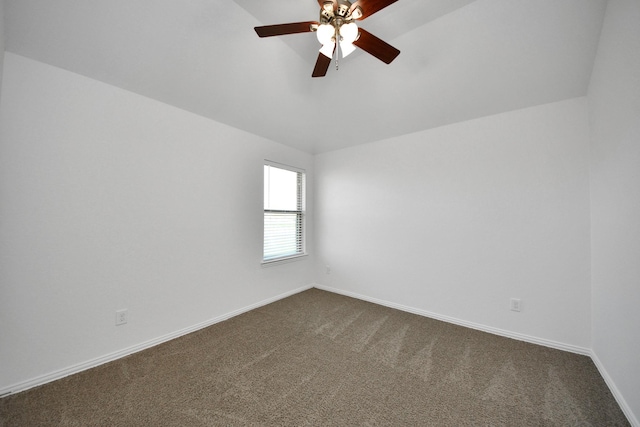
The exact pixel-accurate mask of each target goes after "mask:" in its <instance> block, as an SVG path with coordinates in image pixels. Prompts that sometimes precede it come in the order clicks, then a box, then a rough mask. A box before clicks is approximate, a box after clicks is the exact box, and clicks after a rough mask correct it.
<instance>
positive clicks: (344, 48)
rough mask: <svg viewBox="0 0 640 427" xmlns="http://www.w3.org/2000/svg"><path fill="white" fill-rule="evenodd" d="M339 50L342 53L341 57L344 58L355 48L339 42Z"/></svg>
mask: <svg viewBox="0 0 640 427" xmlns="http://www.w3.org/2000/svg"><path fill="white" fill-rule="evenodd" d="M340 50H341V51H342V57H343V58H344V57H346V56H347V55H349V54H350V53H352V52H353V51H354V50H356V47H355V46H354V45H353V44H351V43H347V42H345V41H341V42H340Z"/></svg>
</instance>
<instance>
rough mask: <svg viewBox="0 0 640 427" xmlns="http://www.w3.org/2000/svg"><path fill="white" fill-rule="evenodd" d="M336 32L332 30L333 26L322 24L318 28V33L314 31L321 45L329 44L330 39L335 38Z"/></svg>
mask: <svg viewBox="0 0 640 427" xmlns="http://www.w3.org/2000/svg"><path fill="white" fill-rule="evenodd" d="M335 33H336V30H335V28H333V25H329V24H322V25H319V26H318V31H316V37H318V41H319V42H320V44H322V45H326V44H328V43H331V39H332V38H333V37H334V36H335Z"/></svg>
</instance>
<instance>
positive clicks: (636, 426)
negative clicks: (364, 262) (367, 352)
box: [314, 284, 640, 427]
mask: <svg viewBox="0 0 640 427" xmlns="http://www.w3.org/2000/svg"><path fill="white" fill-rule="evenodd" d="M314 287H315V288H317V289H321V290H323V291H328V292H333V293H336V294H340V295H345V296H348V297H352V298H356V299H359V300H363V301H368V302H372V303H374V304H378V305H382V306H385V307H389V308H395V309H398V310H402V311H406V312H408V313H413V314H417V315H419V316H424V317H429V318H432V319H436V320H442V321H443V322H448V323H453V324H455V325H459V326H464V327H467V328H472V329H477V330H479V331H483V332H488V333H491V334H494V335H500V336H503V337H507V338H513V339H517V340H520V341H525V342H529V343H532V344H539V345H543V346H545V347H550V348H555V349H557V350H563V351H569V352H572V353H577V354H581V355H585V356H589V357H591V360H593V363H594V364H595V365H596V368H597V369H598V371H599V372H600V375H602V378H603V379H604V381H605V383H606V384H607V386H608V387H609V390H610V391H611V394H613V397H614V398H615V399H616V401H617V402H618V405H620V409H622V412H624V415H625V416H626V417H627V420H628V421H629V423H630V424H631V425H632V426H633V427H640V422H638V418H637V417H636V416H635V414H634V413H633V411H632V410H631V408H630V407H629V404H628V403H627V401H626V400H625V399H624V397H623V396H622V393H620V390H618V388H617V387H616V385H615V383H614V382H613V380H612V379H611V377H610V376H609V373H608V372H607V370H606V369H605V368H604V365H603V364H602V362H601V361H600V359H598V356H597V355H596V354H595V353H594V352H593V350H591V349H588V348H584V347H578V346H574V345H570V344H564V343H560V342H557V341H552V340H547V339H543V338H538V337H533V336H530V335H525V334H520V333H517V332H511V331H506V330H503V329H498V328H493V327H490V326H485V325H480V324H477V323H473V322H468V321H466V320H461V319H456V318H454V317H449V316H443V315H440V314H436V313H431V312H429V311H425V310H420V309H417V308H413V307H408V306H404V305H401V304H396V303H392V302H389V301H384V300H380V299H377V298H372V297H368V296H365V295H360V294H357V293H355V292H350V291H344V290H342V289H336V288H332V287H329V286H323V285H319V284H316V285H315V286H314Z"/></svg>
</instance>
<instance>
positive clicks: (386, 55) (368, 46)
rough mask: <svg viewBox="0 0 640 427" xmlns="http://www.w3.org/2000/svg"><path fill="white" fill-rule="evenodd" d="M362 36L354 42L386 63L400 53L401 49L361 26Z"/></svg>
mask: <svg viewBox="0 0 640 427" xmlns="http://www.w3.org/2000/svg"><path fill="white" fill-rule="evenodd" d="M358 31H360V38H359V39H358V40H356V41H354V42H353V44H354V45H355V46H357V47H359V48H360V49H362V50H364V51H365V52H367V53H370V54H371V55H373V56H375V57H376V58H378V59H379V60H380V61H382V62H384V63H385V64H390V63H391V61H393V60H394V59H396V56H398V55H400V51H399V50H398V49H396V48H395V47H393V46H391V45H390V44H389V43H387V42H385V41H384V40H381V39H379V38H377V37H376V36H374V35H373V34H371V33H370V32H368V31H367V30H365V29H363V28H359V29H358Z"/></svg>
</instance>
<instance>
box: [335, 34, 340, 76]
mask: <svg viewBox="0 0 640 427" xmlns="http://www.w3.org/2000/svg"><path fill="white" fill-rule="evenodd" d="M335 38H336V71H338V68H339V67H338V66H339V65H340V64H339V63H338V58H340V29H339V28H338V27H336V36H335Z"/></svg>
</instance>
